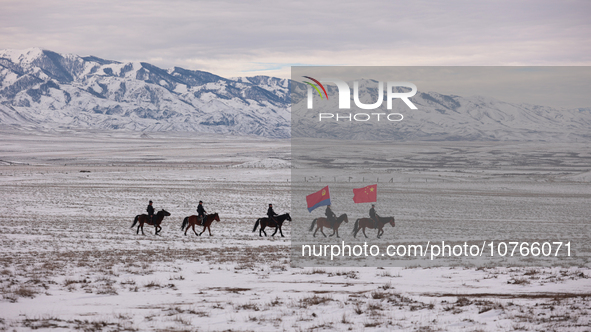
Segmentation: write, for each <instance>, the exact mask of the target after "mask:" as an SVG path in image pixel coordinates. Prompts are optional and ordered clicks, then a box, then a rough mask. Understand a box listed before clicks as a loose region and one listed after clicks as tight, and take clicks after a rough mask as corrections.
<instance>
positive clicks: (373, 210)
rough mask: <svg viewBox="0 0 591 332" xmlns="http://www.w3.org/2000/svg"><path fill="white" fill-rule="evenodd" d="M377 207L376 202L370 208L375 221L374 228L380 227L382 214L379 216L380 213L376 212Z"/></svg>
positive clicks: (370, 215) (372, 218) (370, 214)
mask: <svg viewBox="0 0 591 332" xmlns="http://www.w3.org/2000/svg"><path fill="white" fill-rule="evenodd" d="M375 207H376V206H375V204H372V205H371V209H370V210H369V217H370V218H371V220H373V222H374V228H378V218H379V217H380V216H378V214H377V213H376V209H375Z"/></svg>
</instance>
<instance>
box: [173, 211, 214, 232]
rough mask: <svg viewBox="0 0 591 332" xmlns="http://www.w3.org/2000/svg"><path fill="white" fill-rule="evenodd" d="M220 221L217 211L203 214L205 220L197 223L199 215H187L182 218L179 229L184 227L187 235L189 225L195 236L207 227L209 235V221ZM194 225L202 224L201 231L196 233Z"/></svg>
mask: <svg viewBox="0 0 591 332" xmlns="http://www.w3.org/2000/svg"><path fill="white" fill-rule="evenodd" d="M214 220H215V221H218V222H219V221H220V216H219V215H218V214H217V213H214V214H208V215H206V216H205V221H204V222H203V223H201V224H200V223H199V216H195V215H193V216H188V217H186V218H185V219H183V224H182V225H181V231H182V230H183V229H184V230H185V235H187V231H188V230H189V227H193V233H195V235H197V236H201V234H203V232H205V229H206V228H207V229H208V230H209V236H211V228H210V226H211V223H212V222H213V221H214ZM195 225H197V226H203V231H202V232H201V233H199V234H197V232H195ZM185 226H186V227H187V229H185Z"/></svg>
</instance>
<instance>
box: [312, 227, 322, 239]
mask: <svg viewBox="0 0 591 332" xmlns="http://www.w3.org/2000/svg"><path fill="white" fill-rule="evenodd" d="M319 229H320V226H316V231H314V234H313V236H314V237H316V233H318V230H319Z"/></svg>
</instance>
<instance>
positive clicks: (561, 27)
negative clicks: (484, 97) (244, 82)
mask: <svg viewBox="0 0 591 332" xmlns="http://www.w3.org/2000/svg"><path fill="white" fill-rule="evenodd" d="M590 9H591V5H590V4H589V3H588V2H574V1H573V2H556V1H521V2H516V1H484V2H481V1H418V2H409V1H375V0H369V1H322V2H321V1H291V2H277V1H254V2H253V1H187V0H178V1H125V2H120V1H112V0H108V1H101V2H91V1H43V2H37V1H18V2H8V3H5V4H3V10H2V13H0V36H1V37H0V48H28V47H43V48H47V49H52V50H55V51H58V52H71V53H77V54H82V55H86V54H93V55H96V56H100V57H104V58H109V59H115V60H141V61H147V60H148V59H155V58H156V59H157V58H161V59H162V60H161V61H159V62H158V63H157V64H158V65H161V66H172V65H185V66H186V65H190V64H191V61H189V60H191V59H199V60H200V62H199V63H200V64H202V63H207V62H208V61H211V62H212V63H214V62H215V63H223V62H227V63H228V66H229V65H230V63H231V62H232V61H237V59H242V60H241V61H242V62H243V64H241V65H239V67H244V66H245V65H247V64H248V63H249V62H259V61H260V62H268V61H272V62H275V63H281V62H283V63H294V62H302V61H301V59H309V60H311V61H315V63H317V64H324V65H329V64H332V63H334V61H335V60H337V59H338V61H339V64H355V65H359V64H362V63H360V62H362V61H364V60H363V57H362V56H361V55H360V54H366V58H367V61H368V64H373V63H379V64H382V65H386V64H390V65H396V64H397V63H389V61H391V62H400V61H403V62H404V64H430V65H432V64H442V65H446V64H454V65H459V64H463V63H465V64H481V65H484V64H495V65H499V64H589V63H590V62H591V56H590V55H589V54H591V49H590V48H591V46H589V45H590V44H591V43H589V36H591V28H590V24H589V22H588V21H589V20H588V16H587V15H588V13H590V12H591V10H590ZM354 54H355V56H353V55H354ZM260 59H264V60H262V61H261V60H260ZM413 61H414V62H413ZM343 62H344V63H343ZM194 65H197V63H195V62H194ZM193 69H203V68H193ZM207 69H211V70H215V68H213V67H212V68H207ZM249 69H251V68H242V70H245V71H246V70H249ZM236 74H239V73H236Z"/></svg>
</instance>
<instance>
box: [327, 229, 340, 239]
mask: <svg viewBox="0 0 591 332" xmlns="http://www.w3.org/2000/svg"><path fill="white" fill-rule="evenodd" d="M336 232H337V230H336V229H334V228H333V229H332V234H330V235H329V236H334V235H335V234H336ZM337 237H338V236H337Z"/></svg>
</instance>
